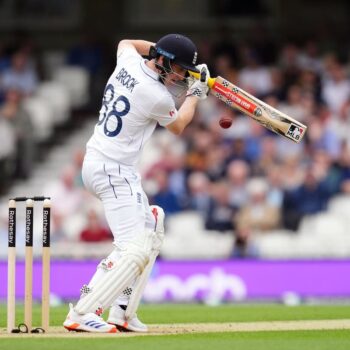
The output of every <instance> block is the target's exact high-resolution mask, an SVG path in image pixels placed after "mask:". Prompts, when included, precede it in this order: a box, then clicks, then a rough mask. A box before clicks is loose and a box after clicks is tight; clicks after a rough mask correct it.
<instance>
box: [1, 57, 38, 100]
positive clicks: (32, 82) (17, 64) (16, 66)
mask: <svg viewBox="0 0 350 350" xmlns="http://www.w3.org/2000/svg"><path fill="white" fill-rule="evenodd" d="M37 86H38V76H37V73H36V70H35V68H34V67H33V65H32V64H31V62H30V59H29V56H28V54H27V52H26V51H25V50H18V51H16V52H15V53H14V54H13V56H12V58H11V66H10V67H9V68H7V69H5V70H4V71H3V72H2V74H1V76H0V90H1V91H7V90H10V89H15V90H17V91H19V92H21V93H22V94H23V95H25V96H27V95H31V94H32V93H33V92H34V91H35V89H36V88H37Z"/></svg>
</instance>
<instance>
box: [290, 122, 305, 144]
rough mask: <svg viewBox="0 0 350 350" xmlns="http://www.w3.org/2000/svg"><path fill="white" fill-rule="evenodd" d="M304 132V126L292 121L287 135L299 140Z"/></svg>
mask: <svg viewBox="0 0 350 350" xmlns="http://www.w3.org/2000/svg"><path fill="white" fill-rule="evenodd" d="M303 132H304V129H303V128H301V127H300V126H298V125H295V124H293V123H292V124H291V125H290V127H289V129H288V131H287V135H288V136H289V137H291V138H292V139H293V140H297V141H298V140H299V139H300V137H301V136H302V135H303Z"/></svg>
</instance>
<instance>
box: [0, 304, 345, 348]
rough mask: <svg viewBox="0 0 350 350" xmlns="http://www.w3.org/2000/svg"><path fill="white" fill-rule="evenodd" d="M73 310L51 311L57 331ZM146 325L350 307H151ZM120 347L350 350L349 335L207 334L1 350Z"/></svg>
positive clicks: (324, 314) (2, 342) (1, 343)
mask: <svg viewBox="0 0 350 350" xmlns="http://www.w3.org/2000/svg"><path fill="white" fill-rule="evenodd" d="M5 309H6V308H5V306H4V305H3V306H2V307H0V327H1V328H2V329H3V328H4V327H5V323H6V320H5V315H6V310H5ZM67 309H68V308H67V306H64V307H58V308H52V309H51V325H52V326H59V325H61V324H62V322H63V320H64V318H65V316H66V314H67ZM22 312H23V311H22V307H19V308H18V315H17V316H18V317H17V323H18V322H19V321H20V320H22V319H23V313H22ZM139 315H140V318H141V319H142V320H143V321H144V322H146V323H187V322H191V323H197V322H254V321H277V320H317V319H329V320H330V319H343V318H348V317H349V315H350V306H348V305H341V306H297V307H286V306H283V305H260V304H259V305H223V306H218V307H208V306H203V305H145V306H142V307H141V309H140V312H139ZM33 320H34V324H36V325H39V323H40V308H39V307H38V306H35V308H34V312H33ZM112 347H118V348H120V349H123V350H134V349H135V350H136V349H143V350H146V349H153V350H160V349H166V350H172V349H174V350H175V349H203V350H207V349H208V350H209V349H210V350H212V349H213V348H214V347H217V348H220V350H224V349H240V350H250V349H254V350H256V349H259V350H274V349H276V350H277V349H279V350H289V349H293V350H294V349H300V350H303V349H305V350H306V349H318V350H326V349H327V350H328V349H337V350H342V349H344V350H345V349H350V332H349V330H322V331H274V332H232V333H201V334H179V335H163V336H146V337H144V336H143V337H132V338H125V337H124V338H118V336H116V337H115V338H114V337H113V338H88V339H84V338H74V335H72V337H68V338H30V337H21V338H11V339H9V338H2V339H0V349H1V350H2V349H11V350H20V349H29V350H32V349H33V350H34V349H63V348H67V349H73V348H74V349H76V350H80V349H81V350H89V349H92V350H95V349H99V350H100V349H101V350H103V349H108V350H109V349H111V348H112Z"/></svg>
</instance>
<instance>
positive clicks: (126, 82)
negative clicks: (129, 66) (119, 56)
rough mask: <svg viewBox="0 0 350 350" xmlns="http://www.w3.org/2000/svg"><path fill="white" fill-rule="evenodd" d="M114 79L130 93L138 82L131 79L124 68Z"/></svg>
mask: <svg viewBox="0 0 350 350" xmlns="http://www.w3.org/2000/svg"><path fill="white" fill-rule="evenodd" d="M116 79H117V80H118V81H119V82H120V83H121V84H122V85H123V86H125V87H126V88H127V89H128V90H129V91H130V92H133V90H134V87H135V85H137V84H139V82H138V81H137V80H136V79H135V78H133V77H132V76H131V75H130V74H129V73H128V71H127V70H126V69H125V68H122V69H121V70H120V71H119V73H118V75H117V76H116Z"/></svg>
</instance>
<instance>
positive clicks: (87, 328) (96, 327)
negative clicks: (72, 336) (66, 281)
mask: <svg viewBox="0 0 350 350" xmlns="http://www.w3.org/2000/svg"><path fill="white" fill-rule="evenodd" d="M63 326H64V328H66V329H68V330H69V331H75V332H91V333H117V331H118V330H117V328H116V327H115V326H114V325H111V324H108V323H107V322H105V321H104V320H103V318H102V317H100V316H97V315H96V314H95V313H93V312H90V313H87V314H85V315H79V314H78V313H77V312H75V310H74V308H73V305H72V304H69V313H68V315H67V318H66V320H65V321H64V322H63Z"/></svg>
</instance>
